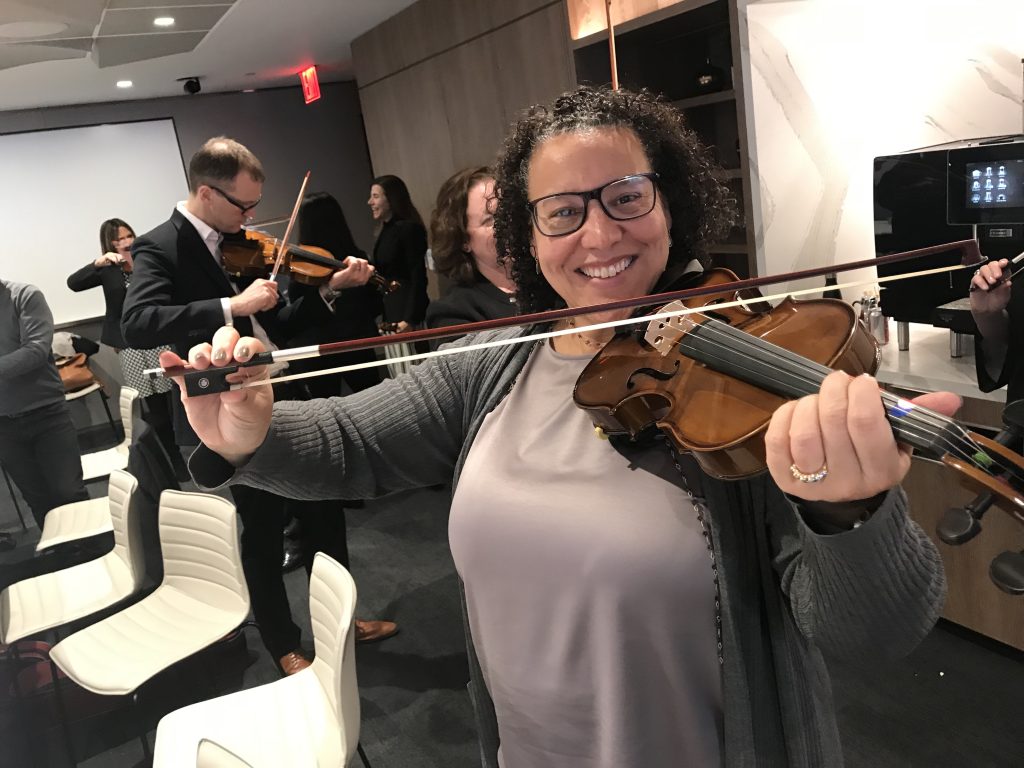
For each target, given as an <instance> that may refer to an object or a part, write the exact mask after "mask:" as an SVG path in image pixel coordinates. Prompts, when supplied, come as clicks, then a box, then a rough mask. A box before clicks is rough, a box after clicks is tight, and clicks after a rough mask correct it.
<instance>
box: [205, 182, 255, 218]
mask: <svg viewBox="0 0 1024 768" xmlns="http://www.w3.org/2000/svg"><path fill="white" fill-rule="evenodd" d="M206 186H208V187H209V188H210V189H212V190H213V191H214V192H216V193H217V194H218V195H220V196H221V197H223V198H224V199H225V200H227V201H228V202H229V203H231V204H232V205H233V206H235V208H237V209H238V210H240V211H241V212H242V213H243V214H245V213H248V212H249V211H251V210H252V209H253V208H255V207H256V206H257V205H259V204H260V200H262V199H263V196H262V195H260V197H259V199H257V200H256V202H255V203H243V202H242V201H241V200H236V199H235V198H233V197H232V196H231V195H229V194H228V193H227V192H225V191H224V190H223V189H221V188H220V187H215V186H213V184H207V185H206Z"/></svg>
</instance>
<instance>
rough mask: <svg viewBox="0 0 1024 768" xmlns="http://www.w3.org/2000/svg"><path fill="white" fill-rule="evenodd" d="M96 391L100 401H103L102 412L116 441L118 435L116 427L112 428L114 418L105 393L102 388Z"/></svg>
mask: <svg viewBox="0 0 1024 768" xmlns="http://www.w3.org/2000/svg"><path fill="white" fill-rule="evenodd" d="M96 391H97V392H99V393H100V400H102V401H103V410H104V411H106V412H107V421H109V422H110V431H111V432H113V433H114V440H115V441H116V440H117V439H118V438H119V437H120V435H118V434H117V427H115V426H114V417H113V415H111V413H110V406H109V405H107V399H108V398H107V393H106V392H104V391H103V388H102V387H100V388H99V389H98V390H96Z"/></svg>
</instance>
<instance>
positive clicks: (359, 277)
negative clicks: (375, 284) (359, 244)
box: [328, 256, 376, 291]
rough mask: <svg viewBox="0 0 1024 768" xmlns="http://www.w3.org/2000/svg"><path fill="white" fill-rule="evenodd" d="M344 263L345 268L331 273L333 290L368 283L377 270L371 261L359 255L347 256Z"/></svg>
mask: <svg viewBox="0 0 1024 768" xmlns="http://www.w3.org/2000/svg"><path fill="white" fill-rule="evenodd" d="M342 263H344V265H345V266H344V268H343V269H339V270H338V271H337V272H335V273H334V274H333V275H331V281H330V283H328V285H330V287H331V290H333V291H342V290H344V289H346V288H358V287H359V286H361V285H366V284H367V283H368V282H370V279H371V278H372V277H373V273H374V272H376V268H375V267H374V266H373V265H372V264H371V263H370V262H368V261H367V260H366V259H360V258H358V257H357V256H346V257H345V258H344V259H343V261H342Z"/></svg>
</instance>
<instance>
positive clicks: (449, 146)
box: [352, 0, 575, 218]
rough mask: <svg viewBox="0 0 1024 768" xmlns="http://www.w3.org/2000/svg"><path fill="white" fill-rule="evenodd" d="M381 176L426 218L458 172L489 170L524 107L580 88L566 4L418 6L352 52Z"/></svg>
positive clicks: (423, 0) (424, 2) (445, 2)
mask: <svg viewBox="0 0 1024 768" xmlns="http://www.w3.org/2000/svg"><path fill="white" fill-rule="evenodd" d="M352 57H353V63H354V66H355V71H356V80H357V83H358V86H359V98H360V102H361V105H362V111H363V120H364V123H365V126H366V137H367V143H368V144H369V148H370V158H371V161H372V163H373V171H374V174H375V175H381V174H385V173H393V174H396V175H398V176H401V177H402V178H403V179H404V180H405V182H406V184H407V185H408V186H409V191H410V193H411V194H412V198H413V202H414V203H415V204H416V207H417V208H419V211H420V213H421V214H422V215H423V216H424V218H427V217H429V215H430V212H431V210H432V209H433V205H434V200H435V198H436V196H437V190H438V187H440V185H441V183H442V182H443V181H444V180H445V179H446V178H448V176H450V175H451V174H452V173H454V172H455V171H457V170H459V169H461V168H465V167H467V166H471V165H482V164H488V163H491V162H493V160H494V158H495V157H496V155H497V153H498V150H499V148H500V146H501V142H502V140H503V138H504V136H505V134H506V132H507V130H508V126H509V124H510V123H511V122H512V121H513V120H514V119H515V117H516V116H517V114H518V113H519V112H520V111H521V110H522V109H524V108H525V107H527V106H529V105H531V104H535V103H541V102H545V101H549V100H550V99H551V98H553V97H554V96H556V95H558V94H559V93H562V92H564V91H566V90H569V89H570V88H572V87H573V84H574V82H575V80H574V74H573V68H572V55H571V51H570V47H569V31H568V22H567V17H566V11H565V5H564V0H503V2H500V3H497V2H491V0H420V1H419V2H417V3H415V4H414V5H412V6H410V7H409V8H407V9H406V10H405V11H402V12H401V13H399V14H397V15H396V16H393V17H392V18H390V19H388V20H387V21H385V22H384V23H383V24H380V25H379V26H377V27H375V28H374V29H372V30H370V31H369V32H367V33H366V34H364V35H362V36H361V37H359V38H357V39H356V40H355V41H354V42H353V43H352Z"/></svg>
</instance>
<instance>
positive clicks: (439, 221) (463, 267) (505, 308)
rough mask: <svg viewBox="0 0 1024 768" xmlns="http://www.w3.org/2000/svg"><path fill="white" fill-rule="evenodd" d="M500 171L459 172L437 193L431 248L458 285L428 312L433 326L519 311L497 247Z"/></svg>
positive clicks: (439, 267) (438, 263)
mask: <svg viewBox="0 0 1024 768" xmlns="http://www.w3.org/2000/svg"><path fill="white" fill-rule="evenodd" d="M496 204H497V198H496V197H495V196H494V172H493V171H492V170H491V169H490V168H487V167H486V166H479V167H476V168H466V169H464V170H461V171H459V172H458V173H456V174H455V175H453V176H452V177H451V178H449V179H448V180H447V181H445V183H444V184H442V185H441V189H440V190H439V191H438V193H437V204H436V205H435V207H434V213H433V215H432V216H431V217H430V247H431V251H432V253H433V255H434V265H435V267H436V268H437V271H438V272H440V273H441V274H442V275H444V276H445V277H447V278H448V279H449V280H451V281H453V282H454V283H455V285H454V286H453V287H452V288H451V289H450V290H449V291H448V292H447V293H445V295H444V296H442V297H441V299H440V300H438V301H432V302H431V303H430V306H429V307H428V308H427V327H428V328H440V327H442V326H445V325H456V324H459V323H472V322H476V321H478V320H491V319H493V318H496V317H511V316H512V315H514V314H515V313H516V303H515V285H514V284H513V283H512V280H511V278H510V277H509V276H508V271H507V270H506V267H505V265H504V264H503V263H499V260H498V251H497V249H496V248H495V245H494V209H495V206H496Z"/></svg>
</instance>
